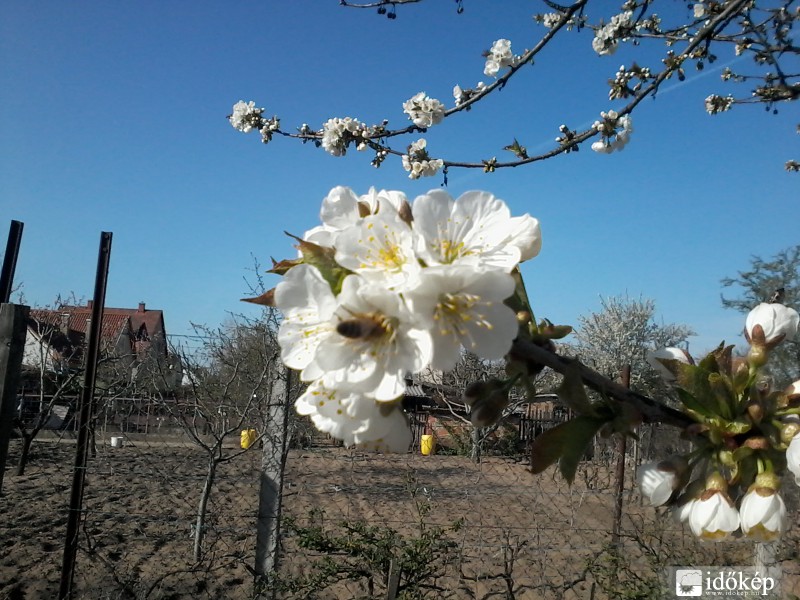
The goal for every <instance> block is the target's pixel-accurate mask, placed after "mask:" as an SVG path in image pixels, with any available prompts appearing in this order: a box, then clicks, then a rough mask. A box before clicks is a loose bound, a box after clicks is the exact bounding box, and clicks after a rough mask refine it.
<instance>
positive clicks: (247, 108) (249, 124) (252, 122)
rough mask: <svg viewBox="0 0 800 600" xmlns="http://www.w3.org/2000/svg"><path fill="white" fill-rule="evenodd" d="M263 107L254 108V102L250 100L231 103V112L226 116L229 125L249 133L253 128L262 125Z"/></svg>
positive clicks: (258, 127)
mask: <svg viewBox="0 0 800 600" xmlns="http://www.w3.org/2000/svg"><path fill="white" fill-rule="evenodd" d="M263 112H264V109H263V108H256V103H255V102H253V101H252V100H251V101H250V102H245V101H244V100H239V101H238V102H237V103H236V104H234V105H233V112H232V113H231V114H230V115H229V116H228V121H230V123H231V126H232V127H233V128H234V129H236V130H237V131H241V132H242V133H250V132H251V131H253V129H260V128H261V127H262V118H261V113H263Z"/></svg>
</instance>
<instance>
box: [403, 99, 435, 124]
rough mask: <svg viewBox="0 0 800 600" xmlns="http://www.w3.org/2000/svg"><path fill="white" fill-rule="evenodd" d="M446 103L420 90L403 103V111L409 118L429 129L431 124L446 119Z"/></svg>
mask: <svg viewBox="0 0 800 600" xmlns="http://www.w3.org/2000/svg"><path fill="white" fill-rule="evenodd" d="M444 110H445V109H444V104H442V103H441V102H439V101H438V100H436V99H435V98H431V97H430V96H426V95H425V92H420V93H419V94H417V95H415V96H414V97H413V98H411V99H409V100H406V101H405V102H404V103H403V112H404V113H406V114H407V115H408V118H409V119H411V121H412V122H413V123H414V125H416V126H417V127H421V128H422V129H427V128H428V127H430V126H431V125H438V124H439V123H441V122H442V119H444Z"/></svg>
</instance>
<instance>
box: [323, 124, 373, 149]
mask: <svg viewBox="0 0 800 600" xmlns="http://www.w3.org/2000/svg"><path fill="white" fill-rule="evenodd" d="M368 137H369V130H368V129H367V126H366V125H364V123H362V122H361V121H359V120H357V119H353V118H351V117H345V118H344V119H339V118H333V119H328V120H327V121H326V122H325V124H324V125H323V126H322V147H323V148H324V149H325V150H326V151H327V152H329V153H330V154H333V155H334V156H344V155H345V154H347V147H348V146H349V145H350V144H351V143H352V142H354V141H356V142H357V143H358V144H359V145H360V144H361V143H363V141H364V140H365V139H366V138H368ZM361 149H363V148H362V147H359V150H361Z"/></svg>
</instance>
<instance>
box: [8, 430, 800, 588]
mask: <svg viewBox="0 0 800 600" xmlns="http://www.w3.org/2000/svg"><path fill="white" fill-rule="evenodd" d="M235 450H236V448H235V446H232V447H231V448H229V449H228V452H234V451H235ZM74 452H75V444H74V441H69V440H62V441H61V442H57V441H55V440H49V441H46V440H42V441H37V442H35V443H34V448H33V455H32V456H31V461H30V464H29V466H28V470H27V472H26V474H25V475H23V476H16V475H15V474H14V469H13V467H14V466H15V465H16V462H17V458H18V453H19V445H18V442H17V441H12V445H11V448H10V456H9V466H8V468H7V471H6V474H5V480H4V485H3V494H2V497H0V513H2V518H0V599H23V598H24V599H39V598H41V599H54V598H57V595H58V589H59V581H60V573H61V563H62V559H63V553H64V536H65V528H66V522H67V510H68V505H69V496H70V488H71V483H72V464H73V461H74V458H73V457H74ZM260 460H261V457H260V454H259V451H258V449H257V448H253V449H251V451H249V452H247V453H245V454H243V455H241V456H239V457H237V458H236V459H235V460H233V461H231V462H230V463H227V464H226V465H224V466H223V467H222V468H221V471H220V473H219V476H218V478H217V481H216V484H215V488H214V492H213V494H212V496H211V502H210V505H209V515H210V516H209V520H208V523H207V524H206V526H207V529H206V531H207V533H206V537H205V540H204V544H203V556H202V558H201V560H200V561H194V560H193V558H192V541H193V539H192V537H193V531H194V518H195V514H196V510H197V503H198V500H199V494H200V489H201V487H202V485H203V481H204V476H205V465H206V460H205V457H204V455H203V453H202V451H201V450H200V449H198V448H197V447H195V446H192V445H191V444H189V443H188V442H186V441H181V440H177V441H175V442H168V441H163V440H162V441H160V442H153V440H152V439H151V440H149V441H148V440H130V439H129V440H126V443H125V445H124V446H123V447H122V448H112V447H110V445H109V444H108V441H107V440H106V442H105V443H104V444H103V445H101V446H100V447H99V448H98V453H97V456H96V457H95V458H93V459H92V460H91V462H90V465H89V468H88V471H87V478H86V480H87V487H86V493H85V503H84V521H83V525H82V527H81V531H80V539H79V552H78V555H77V562H76V568H75V572H74V586H75V590H76V593H75V597H76V598H92V599H94V598H96V599H112V598H114V599H116V598H159V599H183V598H231V599H234V600H236V599H251V598H254V591H253V574H252V567H253V564H254V557H255V542H256V534H255V526H256V516H257V511H258V482H259V477H258V469H259V466H260ZM612 486H613V477H612V476H611V473H610V469H608V468H604V467H598V466H595V465H590V464H586V465H584V466H583V467H582V468H581V470H580V472H579V474H578V477H577V480H576V482H575V484H574V485H573V487H572V488H569V487H567V486H566V485H565V484H564V483H563V482H561V481H560V480H559V479H557V478H554V477H552V476H551V474H549V473H547V474H545V475H543V476H534V475H532V474H530V473H529V472H528V471H527V467H526V465H525V463H524V461H519V460H517V461H515V460H511V459H506V458H499V457H490V458H487V459H485V460H484V461H483V462H482V463H481V464H480V465H475V464H473V463H471V462H470V461H469V460H468V459H466V458H463V457H457V456H439V455H434V456H427V457H426V456H421V455H418V454H417V455H413V454H409V455H401V456H380V455H369V454H363V453H357V452H352V451H347V450H343V449H338V448H328V447H326V448H315V449H311V450H292V451H291V452H290V454H289V457H288V459H287V474H286V481H285V485H284V513H285V515H287V516H289V517H292V518H294V519H295V520H296V521H297V523H298V524H299V525H301V526H302V525H308V524H311V523H317V524H319V523H322V525H323V529H324V530H326V531H331V532H337V533H339V534H340V535H341V534H342V532H343V531H344V530H343V529H342V528H341V522H343V521H347V522H349V523H350V524H352V523H354V522H359V521H365V522H367V523H368V524H370V525H372V526H378V527H380V528H382V529H381V530H380V531H378V532H373V534H375V535H379V534H380V535H384V534H386V532H387V531H393V532H395V534H394V535H395V537H393V538H392V539H393V540H394V542H393V543H396V544H400V543H407V544H411V543H414V542H415V540H416V541H419V539H421V537H422V534H421V531H422V530H421V529H420V523H423V528H424V531H425V532H428V534H430V532H431V531H432V530H433V528H435V527H437V526H439V527H442V528H443V533H442V536H444V538H446V539H447V540H448V541H449V542H452V546H451V548H450V549H449V550H448V551H446V552H444V553H443V554H442V555H441V556H439V557H431V563H430V565H429V566H430V568H431V571H432V575H431V577H429V578H428V579H427V580H426V581H425V584H424V586H423V587H421V588H419V590H420V591H421V593H424V594H425V596H424V597H429V598H457V599H460V598H474V599H476V600H477V599H480V600H484V599H485V600H488V599H490V598H505V599H509V598H515V599H517V600H521V599H527V598H531V599H533V598H598V599H599V598H607V597H619V596H620V595H621V594H622V593H623V592H625V590H629V589H634V588H635V586H636V585H637V583H636V579H639V580H644V581H645V582H650V583H647V584H646V585H651V584H653V583H652V582H655V581H657V580H658V578H659V577H661V576H662V575H663V573H662V571H663V567H665V566H668V565H674V566H680V565H684V564H685V565H715V564H720V565H723V564H728V565H734V564H736V565H748V564H752V559H751V557H752V544H749V543H746V542H738V543H737V542H734V543H727V544H712V545H704V544H698V543H697V542H696V541H695V540H694V539H693V538H692V536H691V535H688V534H686V533H685V532H684V531H683V530H682V529H681V527H680V526H676V525H675V524H674V523H673V522H672V521H671V520H670V519H669V518H668V517H666V516H665V515H663V514H658V513H656V512H655V511H654V510H653V509H650V508H646V507H642V506H641V505H640V500H639V498H638V495H636V494H635V493H628V494H626V496H625V513H626V516H625V518H624V520H623V530H622V538H621V544H622V545H621V548H622V553H621V555H614V554H613V553H611V552H610V551H609V544H610V541H611V537H610V533H609V532H610V531H611V529H612V526H613V491H612V489H613V488H612ZM314 511H317V514H318V520H317V521H313V520H312V519H311V515H312V513H313V512H314ZM319 519H321V520H319ZM456 521H459V522H460V523H461V524H460V527H457V528H453V529H451V526H452V525H453V523H454V522H456ZM797 530H798V527H797V524H793V529H792V531H791V532H790V534H789V535H787V536H786V541H785V542H784V544H783V546H782V549H781V555H780V556H781V558H783V559H785V560H784V561H783V562H782V563H781V565H782V567H783V569H784V575H785V576H784V588H783V591H784V594H783V597H786V598H791V596H790V591H793V593H796V594H797V593H800V592H798V591H794V590H795V589H797V590H800V586H798V579H799V578H798V576H797V569H798V565H797V557H798V547H797V539H798V531H797ZM286 534H287V535H286V537H285V539H284V542H283V550H282V555H281V563H280V569H279V572H280V574H281V576H282V578H283V580H284V581H285V582H289V583H291V584H294V588H293V589H294V592H289V591H286V592H284V593H283V596H284V597H292V598H301V597H306V598H319V599H330V600H344V599H348V600H350V599H353V598H359V597H362V598H363V597H367V596H368V593H369V591H370V590H371V591H372V593H373V594H374V597H376V598H385V597H386V585H387V575H388V573H387V572H375V573H372V575H373V576H374V577H372V578H370V577H368V576H364V574H363V573H361V574H358V573H354V572H353V569H352V564H353V562H352V561H353V557H352V556H350V557H348V556H347V552H343V553H333V554H332V556H333V559H334V563H335V564H337V565H339V567H337V568H339V573H340V578H341V579H342V580H341V581H336V579H337V577H332V578H329V579H325V580H324V583H320V582H319V581H322V580H318V581H317V583H315V584H314V585H313V588H308V587H306V588H303V586H302V585H301V583H302V578H303V577H306V578H307V577H309V576H310V575H313V574H315V573H319V572H320V568H321V567H320V564H321V563H318V561H320V560H321V559H322V558H323V557H324V554H323V553H320V552H318V551H316V550H314V549H313V548H309V546H308V543H307V541H306V540H304V538H303V537H302V536H298V535H297V531H296V530H294V529H293V530H288V531H287V532H286ZM351 535H352V532H351ZM303 546H305V547H303ZM614 556H617V559H618V560H620V561H621V562H619V563H613V560H614V558H613V557H614ZM348 560H350V562H349V563H348V562H347V561H348ZM358 560H359V561H361V562H362V563H363V562H364V561H363V557H362V558H359V559H358ZM684 561H685V562H684ZM346 564H350V565H351V568H350V570H349V571H347V572H346V577H345V575H341V573H344V572H345V570H346V569H345V568H344V567H342V566H341V565H346ZM315 565H317V566H315ZM620 565H621V566H622V568H620ZM333 570H334V571H335V570H336V569H333ZM293 578H294V579H293ZM411 579H413V577H410V576H409V574H404V573H400V580H399V586H400V587H399V590H400V592H403V590H405V591H406V593H408V592H409V591H410V590H411V588H410V587H409V586H410V583H409V582H410V581H411ZM328 584H330V585H328ZM639 584H640V585H641V582H640V583H639ZM425 586H427V587H425ZM289 587H291V586H289ZM287 589H288V588H287ZM401 597H402V596H401Z"/></svg>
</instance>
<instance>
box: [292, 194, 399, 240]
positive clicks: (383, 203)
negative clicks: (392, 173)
mask: <svg viewBox="0 0 800 600" xmlns="http://www.w3.org/2000/svg"><path fill="white" fill-rule="evenodd" d="M407 202H408V200H407V199H406V196H405V194H403V193H402V192H396V191H393V190H377V189H375V188H374V187H372V188H370V189H369V191H368V192H367V193H366V194H364V195H363V196H356V194H355V192H353V190H352V189H350V188H349V187H345V186H336V187H335V188H333V189H332V190H331V191H330V192H329V193H328V195H327V196H325V198H324V199H323V200H322V208H321V209H320V213H319V218H320V221H322V225H318V226H317V227H314V228H312V229H309V230H308V231H306V232H305V234H304V235H303V239H304V240H306V241H309V242H313V243H315V244H318V245H320V246H325V247H328V248H332V247H333V246H334V244H335V243H336V236H337V235H338V234H339V233H340V232H341V231H342V230H344V229H348V228H350V227H352V226H354V225H356V224H358V223H359V222H360V221H361V219H362V218H363V215H362V211H364V212H366V213H367V214H376V213H378V212H379V211H380V210H386V211H394V212H395V213H397V212H399V211H400V209H401V207H402V205H403V204H404V203H407Z"/></svg>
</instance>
